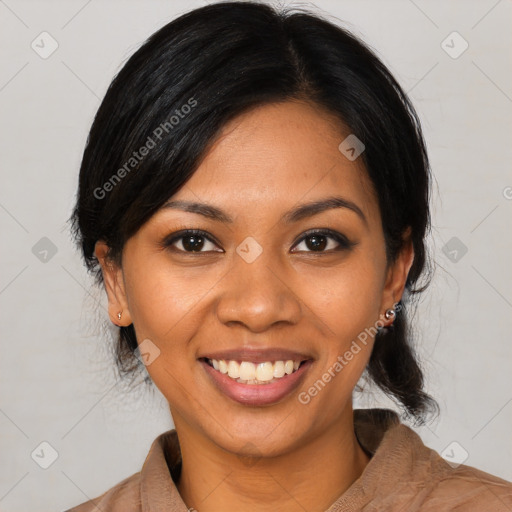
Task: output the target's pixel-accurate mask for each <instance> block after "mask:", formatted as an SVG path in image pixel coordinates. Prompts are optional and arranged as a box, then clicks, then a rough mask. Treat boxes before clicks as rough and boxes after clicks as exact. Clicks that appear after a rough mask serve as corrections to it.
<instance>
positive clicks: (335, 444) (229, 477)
mask: <svg viewBox="0 0 512 512" xmlns="http://www.w3.org/2000/svg"><path fill="white" fill-rule="evenodd" d="M173 417H174V416H173ZM174 422H175V425H176V430H177V432H178V437H179V441H180V448H181V453H182V469H181V475H180V480H179V483H178V485H177V488H178V491H179V493H180V495H181V497H182V499H183V501H184V502H185V503H186V504H187V507H189V509H190V510H193V509H196V510H197V511H199V512H218V511H219V510H222V511H223V512H234V511H237V512H238V511H239V510H251V511H254V512H269V511H272V512H291V511H297V510H308V511H310V512H323V511H325V510H327V509H328V508H329V506H330V505H332V503H334V502H335V501H336V500H337V499H338V497H339V496H340V495H341V494H343V493H344V492H345V491H346V490H347V489H348V488H349V487H350V486H351V485H352V483H353V482H354V481H355V480H356V479H357V478H358V477H359V476H360V475H361V473H362V472H363V470H364V468H365V467H366V464H367V463H368V462H369V460H370V459H369V458H368V456H367V455H366V454H365V452H364V451H363V449H362V448H361V446H360V445H359V443H358V441H357V439H356V437H355V433H354V426H353V411H352V407H351V405H350V407H348V410H347V411H345V412H344V413H343V415H342V416H341V417H340V421H339V422H338V423H336V424H333V425H332V426H331V428H329V430H327V431H323V432H322V435H321V436H316V437H314V439H308V442H305V443H303V445H302V446H300V448H298V449H295V450H293V451H290V452H289V453H285V454H283V455H279V456H274V457H261V458H258V459H255V460H249V459H246V458H244V457H239V456H237V455H236V454H232V453H229V452H226V451H225V450H222V449H221V448H219V447H218V446H217V445H216V444H214V443H213V442H212V441H211V440H209V439H207V438H206V437H204V436H203V435H202V434H201V433H199V432H198V431H196V430H191V429H190V428H189V427H188V425H187V424H186V423H184V422H182V421H180V419H178V418H174Z"/></svg>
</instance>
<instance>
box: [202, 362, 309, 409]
mask: <svg viewBox="0 0 512 512" xmlns="http://www.w3.org/2000/svg"><path fill="white" fill-rule="evenodd" d="M199 362H200V363H201V364H202V365H203V368H204V369H205V370H206V373H207V374H208V375H209V376H210V378H211V379H212V380H213V383H214V384H215V386H216V387H217V388H218V389H219V390H220V391H222V393H224V394H225V395H227V396H228V397H229V398H231V399H232V400H234V401H235V402H238V403H240V404H244V405H253V406H259V405H271V404H275V403H276V402H279V401H280V400H282V399H283V398H285V397H286V396H287V395H289V394H290V393H291V392H292V391H293V390H294V389H296V388H297V387H298V386H299V385H300V383H301V382H302V381H303V380H304V377H305V376H306V372H307V371H308V370H309V367H310V366H311V363H312V362H313V361H311V360H308V361H306V362H305V363H303V364H302V365H301V366H300V368H299V369H298V370H296V371H294V372H293V373H291V374H290V375H285V376H284V377H281V378H280V379H278V380H276V381H274V382H271V383H270V384H242V383H241V382H237V381H236V380H234V379H232V378H231V377H228V375H227V374H224V373H221V372H219V371H218V370H215V369H214V368H213V367H211V366H210V365H209V364H208V363H207V362H206V361H203V360H200V361H199Z"/></svg>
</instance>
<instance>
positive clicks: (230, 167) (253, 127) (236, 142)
mask: <svg viewBox="0 0 512 512" xmlns="http://www.w3.org/2000/svg"><path fill="white" fill-rule="evenodd" d="M348 135H350V130H349V129H348V128H347V127H346V126H345V125H343V123H342V122H341V121H340V120H339V119H338V118H337V117H335V116H334V115H331V114H329V113H328V112H327V111H325V110H324V109H322V108H319V107H316V106H315V105H313V104H310V103H303V102H298V101H293V102H292V101H287V102H283V103H273V104H267V105H262V106H258V107H256V108H253V109H251V110H250V111H248V112H245V113H244V114H242V115H240V116H238V117H236V118H235V119H233V120H231V121H230V122H229V123H227V124H226V125H225V126H224V127H223V129H222V130H221V131H220V133H219V135H218V136H217V137H216V139H215V141H214V142H213V143H212V144H211V146H210V148H209V149H208V150H207V152H206V154H205V157H204V159H203V160H202V162H201V164H200V165H199V167H198V168H197V170H196V171H195V173H194V174H193V176H192V177H191V178H190V180H189V181H188V182H187V184H186V187H184V188H183V189H181V190H180V191H179V192H178V193H177V194H175V195H174V196H173V198H175V199H194V200H197V199H198V198H200V199H202V200H209V201H215V203H216V204H219V205H220V204H225V203H226V202H229V203H230V205H232V206H233V207H237V206H239V207H244V206H246V207H247V206H250V205H251V204H252V203H253V202H254V203H258V202H259V203H260V206H263V205H267V204H268V205H269V206H270V205H271V204H272V208H273V209H275V208H279V207H282V209H285V208H287V207H289V206H292V205H294V204H296V203H297V202H301V201H306V200H312V199H318V198H321V197H325V196H327V195H342V196H344V197H346V198H347V199H350V200H352V201H354V202H357V203H358V205H359V206H360V208H361V209H362V210H363V211H364V213H365V215H367V216H368V217H370V218H371V217H375V216H376V215H377V216H378V211H376V207H377V201H376V198H375V194H374V192H373V187H372V186H371V183H370V181H369V178H368V176H367V172H366V170H365V168H364V164H363V162H362V158H357V159H356V160H354V161H351V160H349V159H348V158H347V157H346V156H345V155H344V154H343V153H342V152H341V151H340V150H339V149H338V148H339V145H340V143H341V142H342V141H343V140H344V139H345V138H346V137H347V136H348ZM193 196H195V197H193Z"/></svg>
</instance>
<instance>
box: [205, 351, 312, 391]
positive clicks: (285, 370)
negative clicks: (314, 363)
mask: <svg viewBox="0 0 512 512" xmlns="http://www.w3.org/2000/svg"><path fill="white" fill-rule="evenodd" d="M201 360H202V361H204V362H205V363H206V364H208V365H209V366H211V367H212V368H213V369H214V370H215V371H217V372H219V373H221V374H224V375H226V376H227V377H229V378H231V379H232V380H233V381H235V382H238V383H240V384H253V385H266V384H271V383H273V382H278V381H279V380H281V379H282V378H283V377H286V376H287V375H291V374H293V373H295V372H296V371H298V370H299V368H300V367H301V366H302V365H303V364H304V363H306V362H307V360H302V361H301V360H295V361H294V360H292V359H288V360H278V361H266V362H263V363H253V362H251V361H235V360H224V359H220V360H217V359H209V358H206V357H204V358H201Z"/></svg>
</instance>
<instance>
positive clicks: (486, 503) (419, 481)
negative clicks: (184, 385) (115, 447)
mask: <svg viewBox="0 0 512 512" xmlns="http://www.w3.org/2000/svg"><path fill="white" fill-rule="evenodd" d="M354 430H355V433H356V436H357V439H358V440H359V443H360V444H361V446H362V447H363V448H364V449H365V450H366V451H367V452H368V455H369V456H371V459H370V461H369V462H368V464H367V465H366V467H365V469H364V471H363V472H362V474H361V475H360V476H359V478H358V479H357V480H356V481H355V482H354V483H353V484H352V485H351V486H350V487H349V488H348V489H347V490H346V491H345V492H344V493H343V494H342V495H341V496H340V497H339V498H338V499H337V500H336V501H335V502H334V503H333V504H332V505H331V506H330V507H329V508H328V510H327V511H326V512H355V511H364V512H370V511H371V512H377V511H379V512H380V511H400V512H420V511H421V512H444V511H448V510H449V511H457V512H477V511H478V512H482V511H485V512H511V511H512V483H510V482H507V481H506V480H503V479H501V478H498V477H496V476H493V475H490V474H488V473H484V472H483V471H480V470H478V469H475V468H473V467H470V466H465V465H459V466H458V467H452V466H451V465H450V464H448V462H446V461H445V460H444V459H443V458H442V457H441V456H440V455H439V454H438V453H437V452H436V451H434V450H432V449H430V448H428V447H427V446H425V445H424V444H423V442H422V441H421V438H420V437H419V436H418V434H416V433H415V432H414V431H413V430H412V429H411V428H409V427H408V426H406V425H404V424H403V423H400V420H399V417H398V415H397V414H396V413H395V412H393V411H391V410H389V409H355V410H354ZM180 469H181V455H180V448H179V443H178V437H177V433H176V431H175V430H169V431H167V432H164V433H163V434H160V435H159V436H158V437H157V438H156V439H155V440H154V441H153V444H152V445H151V449H150V450H149V453H148V455H147V457H146V460H145V462H144V465H143V466H142V470H141V471H139V472H138V473H135V474H134V475H132V476H130V477H128V478H126V479H125V480H123V481H122V482H119V483H118V484H117V485H115V486H114V487H112V489H110V490H109V491H107V492H106V493H104V494H103V495H101V496H100V497H98V498H96V499H94V500H91V501H88V502H86V503H83V504H82V505H79V506H77V507H74V508H72V509H70V510H68V511H66V512H98V511H101V512H187V510H188V508H187V506H186V505H185V503H184V502H183V500H182V499H181V496H180V494H179V492H178V489H177V488H176V485H175V481H178V477H179V472H180ZM96 506H97V507H98V508H96ZM198 512H201V511H200V510H199V511H198Z"/></svg>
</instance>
